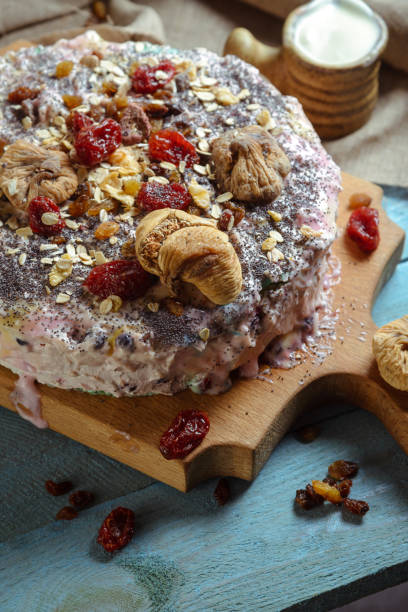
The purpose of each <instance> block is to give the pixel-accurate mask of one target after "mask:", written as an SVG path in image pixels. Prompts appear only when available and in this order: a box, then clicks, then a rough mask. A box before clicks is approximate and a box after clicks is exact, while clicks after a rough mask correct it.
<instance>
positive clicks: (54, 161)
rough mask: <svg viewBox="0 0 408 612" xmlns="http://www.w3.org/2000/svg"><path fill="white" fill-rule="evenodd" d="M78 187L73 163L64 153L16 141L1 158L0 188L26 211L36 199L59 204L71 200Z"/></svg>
mask: <svg viewBox="0 0 408 612" xmlns="http://www.w3.org/2000/svg"><path fill="white" fill-rule="evenodd" d="M77 186H78V177H77V175H76V172H75V170H74V169H73V167H72V165H71V161H70V159H69V157H68V155H66V154H65V153H63V152H62V151H56V150H54V149H52V150H50V149H46V148H45V147H39V146H37V145H35V144H32V143H31V142H27V141H25V140H16V142H14V143H13V144H11V145H10V146H9V147H8V149H7V151H6V152H5V153H4V155H3V157H2V158H1V164H0V188H1V189H2V190H3V193H4V195H5V196H6V197H7V198H8V199H9V200H10V202H11V203H12V204H13V205H14V206H15V207H16V208H19V209H21V210H26V209H27V207H28V204H29V202H30V201H31V200H32V199H33V198H35V197H36V196H46V197H49V198H51V199H52V200H54V201H55V202H57V203H58V204H59V203H60V202H63V201H65V200H66V199H67V198H69V197H70V196H71V195H72V194H73V193H74V191H75V190H76V188H77Z"/></svg>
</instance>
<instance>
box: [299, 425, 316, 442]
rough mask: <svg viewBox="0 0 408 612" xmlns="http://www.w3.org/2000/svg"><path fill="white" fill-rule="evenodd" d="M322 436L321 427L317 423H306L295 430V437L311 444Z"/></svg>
mask: <svg viewBox="0 0 408 612" xmlns="http://www.w3.org/2000/svg"><path fill="white" fill-rule="evenodd" d="M319 436H320V429H319V427H317V426H316V425H306V427H302V429H298V430H297V431H295V438H296V440H298V441H299V442H302V443H303V444H309V443H310V442H313V440H316V438H318V437H319Z"/></svg>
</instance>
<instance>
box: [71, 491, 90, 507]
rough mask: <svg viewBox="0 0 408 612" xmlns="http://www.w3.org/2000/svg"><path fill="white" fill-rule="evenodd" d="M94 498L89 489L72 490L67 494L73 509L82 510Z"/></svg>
mask: <svg viewBox="0 0 408 612" xmlns="http://www.w3.org/2000/svg"><path fill="white" fill-rule="evenodd" d="M93 500H94V494H93V493H91V492H90V491H74V492H73V493H71V495H70V496H69V503H70V504H71V505H72V506H74V508H75V510H82V509H83V508H86V507H87V506H89V505H90V504H92V502H93Z"/></svg>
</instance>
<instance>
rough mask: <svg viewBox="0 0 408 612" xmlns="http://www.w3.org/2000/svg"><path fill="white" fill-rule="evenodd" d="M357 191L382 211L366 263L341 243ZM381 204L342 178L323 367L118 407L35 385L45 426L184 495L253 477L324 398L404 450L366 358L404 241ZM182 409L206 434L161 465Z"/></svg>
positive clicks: (3, 374)
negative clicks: (203, 423)
mask: <svg viewBox="0 0 408 612" xmlns="http://www.w3.org/2000/svg"><path fill="white" fill-rule="evenodd" d="M356 192H365V193H367V194H369V195H370V196H371V197H372V198H373V203H372V206H373V207H375V208H377V209H378V210H379V213H380V229H381V242H380V245H379V247H378V249H377V250H376V251H375V252H374V253H372V254H371V255H369V256H367V255H364V254H362V253H361V252H360V251H359V250H358V248H357V247H355V245H354V244H352V243H350V242H349V241H348V240H347V239H346V238H345V237H344V235H343V228H344V226H345V224H346V222H347V219H348V216H349V214H350V210H349V209H348V199H349V196H350V195H351V194H352V193H356ZM381 200H382V190H381V189H380V188H379V187H377V186H376V185H373V184H371V183H368V182H367V181H363V180H361V179H358V178H355V177H352V176H350V175H347V174H343V192H342V193H341V195H340V208H339V218H338V227H339V230H340V236H339V238H338V239H337V240H336V242H335V244H334V253H335V255H336V256H337V257H338V258H339V259H340V261H341V266H342V278H341V282H340V284H338V285H337V286H335V287H334V293H335V295H334V301H333V311H334V310H335V309H338V311H339V312H338V321H337V324H336V338H337V339H336V340H335V341H333V342H332V349H331V354H329V355H328V356H327V357H326V359H325V360H324V361H323V362H322V363H320V364H319V363H318V362H317V361H316V359H315V358H313V357H310V356H309V357H306V358H305V360H304V361H302V362H301V363H300V365H298V366H297V367H295V368H293V369H290V370H272V371H271V373H270V374H268V376H267V378H268V379H271V381H272V382H270V381H269V380H259V379H252V380H236V381H235V383H234V385H233V387H232V389H231V390H230V391H228V392H227V393H225V394H224V395H219V396H209V395H202V396H199V395H194V394H193V393H191V392H184V393H180V394H178V395H176V396H173V397H166V396H155V397H141V398H123V399H116V398H109V397H103V396H94V395H89V394H87V393H81V392H80V391H64V390H60V389H53V388H49V387H46V386H44V385H39V387H40V392H41V397H42V406H43V416H44V418H45V419H46V420H47V421H48V423H49V426H50V428H51V429H54V430H55V431H58V432H60V433H63V434H65V435H66V436H69V437H70V438H73V439H74V440H77V441H79V442H82V443H83V444H85V445H87V446H90V447H92V448H95V449H97V450H99V451H101V452H102V453H105V454H106V455H109V456H110V457H113V458H114V459H117V460H118V461H122V462H123V463H126V464H128V465H130V466H132V467H134V468H135V469H138V470H140V471H142V472H145V473H146V474H149V475H150V476H153V477H154V478H157V479H158V480H161V481H163V482H166V483H167V484H170V485H172V486H174V487H176V488H177V489H180V490H182V491H187V490H188V489H190V488H191V487H193V486H194V485H195V484H197V483H198V482H200V481H201V480H205V479H207V478H210V477H213V476H236V477H238V478H244V479H245V480H251V479H253V478H254V477H255V476H256V475H257V473H258V472H259V470H260V469H261V467H262V466H263V464H264V463H265V461H266V460H267V459H268V457H269V455H270V453H271V451H272V450H273V448H274V447H275V446H276V445H277V443H278V442H279V440H280V439H281V438H282V436H283V435H284V434H285V432H286V431H287V430H288V428H289V427H290V425H291V423H292V422H293V421H294V419H295V418H296V417H297V416H298V415H299V414H300V412H301V411H302V410H304V409H305V408H307V407H308V406H314V407H315V406H316V404H321V403H323V402H326V401H327V400H334V399H342V400H347V401H350V402H352V403H354V404H356V405H357V406H360V407H361V408H365V409H367V410H370V411H371V412H373V413H374V414H376V415H377V416H378V418H380V419H381V421H382V422H383V423H384V425H385V427H386V428H387V429H388V431H389V432H390V433H391V434H392V435H393V436H394V438H395V439H396V440H397V441H398V442H399V443H400V445H401V446H402V448H403V449H404V450H405V451H406V452H408V394H407V393H402V392H398V391H396V390H395V389H392V388H391V387H390V386H389V385H387V384H386V383H385V382H384V381H382V379H381V378H380V376H379V374H378V370H377V366H376V363H375V360H374V359H373V356H372V352H371V338H372V335H373V333H374V331H375V329H376V327H375V325H374V323H373V321H372V319H371V315H370V310H371V306H372V304H373V302H374V300H375V297H376V296H377V294H378V293H379V291H380V289H381V287H382V285H383V284H384V283H385V282H386V281H387V279H388V278H389V277H390V275H391V274H392V272H393V270H394V268H395V266H396V265H397V263H398V261H399V259H400V255H401V251H402V245H403V240H404V232H403V231H402V229H401V228H400V227H398V226H397V225H396V224H395V223H393V222H392V221H390V219H389V218H388V217H387V216H386V214H385V212H384V210H383V209H382V207H381ZM323 342H324V344H327V340H326V339H324V340H323ZM313 361H315V363H313ZM16 378H17V377H16V376H15V375H14V374H12V373H11V372H10V371H9V370H7V369H5V368H0V403H1V404H2V405H3V406H6V407H7V408H9V409H11V410H13V406H12V403H11V401H10V398H9V394H10V392H11V391H12V389H13V385H14V382H15V380H16ZM187 408H195V409H201V410H205V411H206V412H207V413H208V414H209V418H210V422H211V428H210V432H209V434H208V435H207V437H206V438H205V440H204V442H203V443H202V444H201V446H199V447H198V448H197V449H196V450H195V451H194V452H192V453H191V454H190V455H189V456H188V457H187V458H186V459H184V460H183V461H179V460H176V461H174V460H173V461H167V460H166V459H164V458H163V457H162V455H161V454H160V452H159V449H158V443H159V439H160V436H161V434H162V432H163V431H165V429H167V427H168V425H169V423H170V422H171V421H172V419H173V418H174V416H175V415H176V414H177V413H178V412H179V410H182V409H187Z"/></svg>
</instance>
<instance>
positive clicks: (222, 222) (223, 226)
mask: <svg viewBox="0 0 408 612" xmlns="http://www.w3.org/2000/svg"><path fill="white" fill-rule="evenodd" d="M218 227H219V229H220V230H221V231H222V232H229V230H230V229H232V228H233V227H234V215H233V213H232V212H231V211H230V210H223V211H222V213H221V216H220V218H219V220H218Z"/></svg>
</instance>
